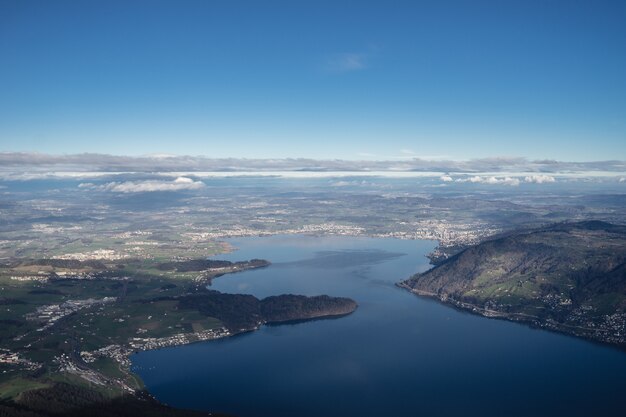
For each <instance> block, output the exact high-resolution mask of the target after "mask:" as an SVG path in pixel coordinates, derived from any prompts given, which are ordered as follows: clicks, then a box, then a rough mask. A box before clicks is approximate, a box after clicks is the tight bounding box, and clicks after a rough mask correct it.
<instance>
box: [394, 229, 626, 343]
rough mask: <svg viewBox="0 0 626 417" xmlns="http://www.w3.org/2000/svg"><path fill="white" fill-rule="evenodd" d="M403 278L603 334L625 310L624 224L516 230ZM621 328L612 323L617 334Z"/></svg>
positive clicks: (474, 304)
mask: <svg viewBox="0 0 626 417" xmlns="http://www.w3.org/2000/svg"><path fill="white" fill-rule="evenodd" d="M403 285H404V286H407V287H408V288H409V289H411V290H413V291H415V292H418V293H422V294H424V295H431V296H435V297H438V298H440V299H442V300H446V301H450V302H453V303H455V304H457V305H459V306H461V307H469V308H477V309H479V311H480V312H482V313H484V314H487V315H498V314H503V315H508V316H509V317H510V318H513V317H515V318H517V319H522V318H523V317H528V319H529V320H530V321H532V320H537V322H538V323H541V322H545V321H547V320H551V321H554V322H555V323H559V324H561V325H562V326H572V328H590V329H591V328H596V329H597V331H595V333H603V332H602V331H601V330H600V329H602V328H604V327H606V326H607V324H606V322H607V320H608V319H607V316H610V315H615V314H616V315H618V316H620V315H623V314H624V313H626V227H623V226H615V225H610V224H607V223H601V222H582V223H573V224H559V225H555V226H551V227H547V228H542V229H538V230H533V231H525V232H519V233H512V234H509V235H507V236H504V237H500V238H498V239H494V240H489V241H486V242H483V243H481V244H478V245H476V246H473V247H471V248H469V249H467V250H465V251H463V252H461V253H459V254H457V255H456V256H454V257H452V258H450V259H449V260H447V261H445V262H443V263H441V264H440V265H438V266H436V267H435V268H433V269H431V270H429V271H427V272H425V273H422V274H417V275H415V276H414V277H412V278H411V279H409V280H408V281H405V282H404V283H403ZM618 319H619V320H621V319H620V317H618ZM619 328H620V326H619V323H618V325H616V326H613V329H612V331H613V333H616V329H619ZM561 330H566V329H565V327H564V328H562V329H561ZM566 331H567V330H566ZM593 333H594V332H590V334H587V335H586V336H589V337H594V336H593ZM617 333H619V330H618V331H617ZM609 336H610V335H608V334H606V332H604V333H603V334H602V335H598V337H594V338H596V339H599V340H603V339H606V338H607V337H609ZM614 336H615V334H613V336H612V337H613V338H614ZM609 338H610V337H609ZM604 341H608V342H611V343H615V342H616V341H617V340H604ZM618 344H620V343H618Z"/></svg>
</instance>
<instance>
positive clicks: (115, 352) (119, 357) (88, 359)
mask: <svg viewBox="0 0 626 417" xmlns="http://www.w3.org/2000/svg"><path fill="white" fill-rule="evenodd" d="M131 353H133V349H131V348H128V347H125V346H122V345H108V346H105V347H103V348H100V349H98V350H94V351H93V352H88V351H82V352H80V357H81V358H82V360H83V361H85V363H93V362H95V361H96V359H98V358H110V359H113V360H114V361H116V362H118V363H120V364H121V365H123V366H124V367H126V368H129V367H130V365H131V363H130V359H129V356H130V355H131Z"/></svg>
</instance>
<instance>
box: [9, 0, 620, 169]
mask: <svg viewBox="0 0 626 417" xmlns="http://www.w3.org/2000/svg"><path fill="white" fill-rule="evenodd" d="M624 22H626V2H623V1H574V0H569V1H549V0H543V1H532V0H525V1H522V0H519V1H512V0H499V1H480V0H472V1H470V0H468V1H446V0H438V1H406V2H403V1H385V2H383V1H380V2H367V1H355V2H345V1H329V2H325V1H311V2H304V1H301V2H300V1H285V2H278V1H249V2H243V1H233V0H230V1H217V0H216V1H169V2H162V1H153V0H152V1H145V2H142V1H134V2H130V1H112V0H108V1H60V0H59V1H22V0H15V1H13V0H0V151H38V152H44V153H54V154H59V153H66V154H69V153H79V152H99V153H110V154H118V155H143V154H154V153H165V154H190V155H207V156H209V157H247V158H284V157H307V158H320V159H328V158H333V159H334V158H339V159H403V158H412V157H421V158H426V159H459V160H465V159H471V158H480V157H490V156H523V157H528V158H531V159H543V158H549V159H559V160H573V161H589V160H604V159H622V160H626V24H625V23H624Z"/></svg>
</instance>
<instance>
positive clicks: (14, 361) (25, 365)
mask: <svg viewBox="0 0 626 417" xmlns="http://www.w3.org/2000/svg"><path fill="white" fill-rule="evenodd" d="M0 364H5V365H14V366H18V367H20V368H22V369H26V370H29V371H34V370H37V369H39V368H41V367H42V364H40V363H37V362H32V361H30V360H28V359H26V358H23V357H21V356H20V355H19V354H17V353H16V352H12V351H10V350H8V349H0Z"/></svg>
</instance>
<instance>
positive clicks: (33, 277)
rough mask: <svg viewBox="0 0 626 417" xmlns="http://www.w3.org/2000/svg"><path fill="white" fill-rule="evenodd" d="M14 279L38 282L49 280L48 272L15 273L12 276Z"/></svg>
mask: <svg viewBox="0 0 626 417" xmlns="http://www.w3.org/2000/svg"><path fill="white" fill-rule="evenodd" d="M10 278H11V279H12V280H13V281H37V282H47V281H48V274H41V275H14V276H11V277H10Z"/></svg>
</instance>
